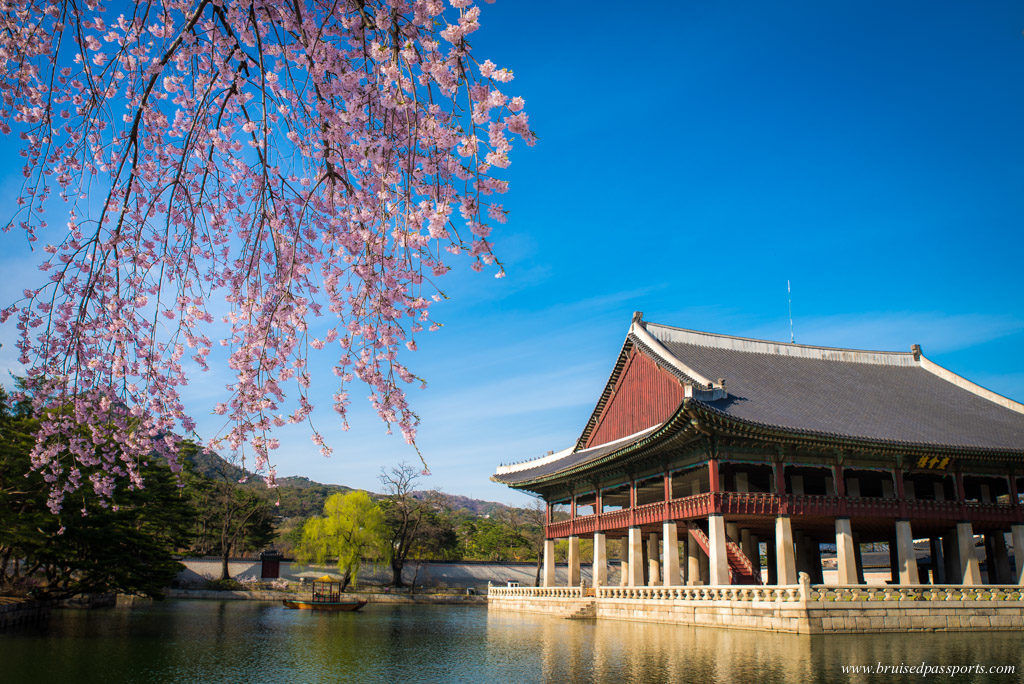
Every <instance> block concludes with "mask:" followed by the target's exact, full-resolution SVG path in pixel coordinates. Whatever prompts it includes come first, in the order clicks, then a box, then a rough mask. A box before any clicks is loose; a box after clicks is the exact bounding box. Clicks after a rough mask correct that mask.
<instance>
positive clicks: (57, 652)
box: [0, 601, 1024, 684]
mask: <svg viewBox="0 0 1024 684" xmlns="http://www.w3.org/2000/svg"><path fill="white" fill-rule="evenodd" d="M1022 646H1024V636H1022V635H1021V634H1019V633H988V634H941V633H940V634H916V635H869V636H853V635H843V636H831V637H813V638H811V637H801V636H797V635H788V634H771V633H765V632H743V631H735V630H721V629H714V628H697V627H685V626H675V625H658V624H646V623H633V622H613V621H575V620H562V619H559V618H553V617H547V616H534V615H523V614H519V613H508V612H499V611H492V612H490V613H488V612H487V610H486V609H485V608H483V607H471V606H373V605H371V606H367V607H366V608H365V609H363V611H362V612H361V613H358V614H353V613H339V614H335V615H324V614H312V613H309V612H307V611H289V610H284V609H283V608H281V607H280V606H279V605H276V604H270V603H265V604H261V603H251V602H230V601H225V602H205V601H170V602H166V603H162V604H154V605H151V606H145V607H141V608H138V607H137V608H135V609H112V610H100V611H91V612H90V611H81V612H78V611H68V612H62V613H58V614H55V616H54V618H53V620H51V624H50V626H49V628H48V629H47V630H46V631H37V632H23V633H8V634H4V635H0V681H3V682H4V683H5V684H6V683H7V682H48V681H60V682H100V683H102V684H116V683H117V682H150V681H161V682H164V681H172V682H197V681H202V682H240V681H245V682H281V681H289V682H332V681H359V682H363V681H371V682H374V681H380V682H399V681H401V682H405V681H429V682H447V681H458V682H492V681H514V682H532V681H614V682H658V681H672V682H700V683H701V684H714V683H717V682H723V683H724V682H741V681H742V682H750V681H753V682H758V684H768V683H771V682H787V683H788V682H878V681H920V680H921V678H920V676H918V675H905V676H904V677H902V678H900V677H895V678H891V677H885V678H879V677H873V676H868V675H855V676H850V675H846V674H843V673H842V671H841V669H840V666H841V665H843V664H847V665H851V664H852V665H862V664H875V663H878V662H881V663H884V664H893V665H898V664H900V663H907V664H918V663H920V662H921V661H927V662H929V663H932V664H974V663H981V664H1013V665H1016V666H1017V671H1018V672H1019V673H1024V655H1022V652H1024V648H1022ZM947 679H948V678H947ZM956 681H957V682H958V683H959V682H972V681H976V682H982V681H1014V682H1016V681H1021V677H1020V675H1016V676H1011V677H1002V678H992V677H988V676H985V675H973V676H962V677H957V678H956Z"/></svg>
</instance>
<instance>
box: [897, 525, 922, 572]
mask: <svg viewBox="0 0 1024 684" xmlns="http://www.w3.org/2000/svg"><path fill="white" fill-rule="evenodd" d="M896 555H897V562H898V563H899V568H900V584H920V583H921V578H920V577H919V576H918V573H917V554H916V553H914V533H913V531H912V530H911V529H910V521H909V520H897V521H896Z"/></svg>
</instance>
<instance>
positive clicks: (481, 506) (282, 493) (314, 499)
mask: <svg viewBox="0 0 1024 684" xmlns="http://www.w3.org/2000/svg"><path fill="white" fill-rule="evenodd" d="M188 460H189V461H190V462H191V463H192V466H193V468H194V469H195V471H196V473H198V474H200V475H203V476H205V477H209V478H214V479H220V478H227V479H230V480H234V481H235V482H241V481H243V480H244V481H245V484H246V486H248V487H259V488H263V487H265V485H264V483H263V480H262V478H259V477H256V476H254V475H253V474H252V473H251V472H250V471H248V470H246V469H244V468H242V467H240V466H238V465H235V464H233V463H231V462H229V461H227V460H226V459H224V458H222V457H221V456H218V455H217V454H207V453H203V452H197V453H195V454H190V455H189V456H188ZM277 485H278V486H277V488H276V489H275V490H274V493H275V494H276V495H277V497H278V498H279V500H280V504H279V515H281V517H283V518H292V517H301V518H308V517H310V516H313V515H318V514H320V513H321V511H323V507H324V501H326V500H327V497H329V496H330V495H331V494H337V493H339V492H341V493H344V492H350V491H352V487H346V486H344V485H336V484H324V483H322V482H317V481H316V480H311V479H309V478H308V477H302V476H291V477H280V478H278V479H277ZM369 494H370V496H372V497H374V498H378V497H382V496H383V494H380V493H378V492H369ZM413 496H414V497H415V498H417V499H421V500H422V499H426V498H433V499H435V500H440V501H442V502H443V503H444V504H445V506H446V507H447V508H449V509H450V510H452V511H463V512H467V513H470V514H472V515H476V516H481V517H484V516H492V515H495V514H497V513H499V512H502V511H508V510H511V509H512V507H510V506H506V505H505V504H502V503H498V502H496V501H482V500H480V499H473V498H471V497H468V496H461V495H458V494H446V493H444V492H439V491H436V490H423V491H417V492H413Z"/></svg>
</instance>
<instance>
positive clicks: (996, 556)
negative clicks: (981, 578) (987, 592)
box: [985, 530, 1011, 584]
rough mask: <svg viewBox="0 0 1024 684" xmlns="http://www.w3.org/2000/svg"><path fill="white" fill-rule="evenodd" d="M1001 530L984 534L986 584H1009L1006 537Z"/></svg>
mask: <svg viewBox="0 0 1024 684" xmlns="http://www.w3.org/2000/svg"><path fill="white" fill-rule="evenodd" d="M1005 534H1006V533H1005V532H1003V531H1002V530H996V531H995V532H986V533H985V553H986V554H987V555H988V563H986V565H987V566H988V583H989V584H1010V581H1011V580H1010V557H1009V556H1008V555H1007V553H1006V536H1005Z"/></svg>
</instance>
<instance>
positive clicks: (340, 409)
mask: <svg viewBox="0 0 1024 684" xmlns="http://www.w3.org/2000/svg"><path fill="white" fill-rule="evenodd" d="M479 27H480V9H479V7H477V6H475V5H474V4H473V2H472V0H450V1H449V3H448V4H447V5H446V4H445V3H443V2H442V1H441V0H330V1H327V0H287V1H285V2H281V1H278V0H275V1H274V2H263V1H243V0H240V1H238V2H235V1H232V2H224V1H223V0H164V1H152V2H137V3H130V4H126V5H122V4H120V3H118V4H117V5H111V6H110V7H109V8H108V7H107V6H105V5H104V4H102V3H101V2H100V0H81V1H72V0H5V1H4V2H3V3H0V67H2V68H0V92H2V93H3V98H2V102H0V131H2V132H3V133H12V132H13V133H16V134H17V135H18V136H20V138H21V139H22V140H23V141H24V151H23V154H24V168H23V173H24V185H23V186H22V188H21V191H20V194H19V196H18V197H17V207H18V209H17V212H16V215H15V216H14V217H13V218H12V220H11V222H10V223H9V224H8V226H7V227H8V228H12V227H13V228H14V229H16V230H20V231H22V232H23V233H24V235H25V236H27V240H28V242H29V244H30V245H33V246H35V245H37V242H38V241H40V240H41V241H42V244H43V245H44V246H43V248H42V252H43V255H44V256H43V263H42V264H41V266H40V267H41V268H42V270H43V271H44V272H45V274H46V275H45V276H43V277H41V279H40V280H41V281H42V282H41V283H40V284H38V285H30V286H28V287H26V289H25V290H24V297H23V298H22V299H20V300H19V301H18V302H15V303H14V304H12V305H11V306H9V307H7V308H4V309H3V310H2V314H0V320H3V321H6V320H8V319H12V320H14V321H16V325H17V328H18V335H19V341H18V348H19V350H20V354H21V362H22V363H23V364H24V366H25V368H26V376H27V377H26V382H27V385H28V388H29V396H31V398H32V400H33V401H34V402H35V404H36V406H37V408H41V407H45V406H48V405H55V404H57V405H61V406H66V405H69V404H70V405H73V406H74V411H72V412H70V413H66V414H62V415H60V416H58V415H49V416H46V417H44V421H43V426H42V429H41V430H40V432H39V437H38V440H37V442H36V445H35V449H34V451H33V467H34V468H36V469H37V470H41V471H44V473H45V476H46V478H47V480H48V481H49V482H50V483H51V485H52V495H51V497H50V507H51V509H52V510H54V511H56V510H59V509H60V507H61V505H62V501H63V498H64V496H65V495H66V494H67V493H68V492H71V491H74V490H75V489H77V488H78V487H79V486H81V485H82V484H83V481H82V473H83V472H84V471H85V470H88V469H91V468H92V467H93V466H97V465H98V466H100V467H102V469H103V474H102V476H100V477H95V478H92V480H91V481H90V482H87V483H86V484H88V485H91V486H92V488H93V489H94V490H95V491H96V493H97V494H99V495H101V496H109V495H110V494H111V493H112V492H113V490H114V489H115V487H117V486H118V484H119V483H120V482H123V481H124V480H125V479H127V480H128V482H129V485H128V486H129V487H137V486H140V485H141V475H140V470H139V465H138V464H139V463H140V462H141V461H142V460H143V459H144V458H145V457H147V456H148V455H150V454H151V453H152V452H154V451H156V452H158V453H161V454H163V455H165V456H166V457H167V458H168V459H169V460H170V462H171V463H172V464H174V463H176V450H177V447H178V439H177V438H176V437H174V436H172V435H173V434H174V433H175V432H176V431H181V430H183V431H184V432H186V433H191V432H192V431H193V430H194V427H195V424H194V422H193V420H192V419H191V418H190V417H189V415H188V412H187V411H186V408H185V406H184V403H183V400H182V394H181V392H182V387H183V386H185V385H186V384H187V383H188V382H189V380H190V379H191V378H190V377H189V376H190V374H191V373H192V369H206V367H207V365H208V362H211V350H212V349H213V348H214V347H215V346H216V345H217V344H220V345H223V346H225V347H227V348H228V349H227V355H228V360H227V364H228V365H229V367H230V369H231V373H232V375H233V377H232V380H231V382H230V383H229V384H228V385H227V388H226V393H225V397H224V399H225V400H224V401H221V402H218V403H216V404H215V405H214V406H211V407H210V408H211V409H212V410H213V411H215V412H216V413H218V414H221V415H224V416H225V420H226V422H225V428H224V430H223V431H222V433H221V434H220V438H221V439H222V442H218V443H215V444H213V446H217V447H219V448H221V449H222V450H224V449H225V447H227V448H229V449H230V450H236V451H240V450H248V451H249V452H250V453H252V454H253V456H254V461H255V466H256V468H257V469H259V470H261V471H264V472H266V473H267V475H268V478H269V479H270V481H271V482H272V481H273V477H274V469H273V467H271V466H270V464H269V461H268V458H269V456H270V453H271V452H272V450H273V449H274V448H275V447H276V446H277V441H276V439H275V438H274V436H273V434H274V433H273V431H274V428H276V427H280V426H283V425H285V424H286V423H300V422H308V421H309V419H310V414H311V412H312V410H313V404H312V402H311V400H310V393H309V386H310V383H311V382H312V378H311V374H310V372H309V370H308V364H307V357H308V354H309V353H310V350H311V349H312V350H324V353H325V354H330V355H331V359H332V360H333V362H334V373H335V375H336V376H337V378H338V380H337V388H336V391H335V392H334V396H333V398H334V402H333V407H334V410H335V411H336V412H337V413H338V414H339V416H340V419H341V421H342V422H343V423H344V422H345V420H346V415H347V410H348V405H349V391H350V389H349V388H350V386H351V384H352V383H353V381H355V380H359V381H362V382H363V383H366V384H367V385H368V386H369V388H370V401H371V403H372V405H373V407H374V408H375V409H376V411H377V413H378V414H379V416H380V417H381V418H382V419H383V420H384V421H385V422H386V423H387V425H388V429H389V430H390V428H391V426H392V425H395V424H396V425H397V426H398V427H399V429H400V430H401V432H402V434H403V435H404V436H405V439H406V440H408V441H409V442H410V443H412V442H413V441H414V439H415V434H416V427H417V423H418V419H417V417H416V414H415V413H414V412H413V410H412V409H411V407H410V406H409V404H408V403H407V400H406V395H405V391H404V388H405V386H406V385H407V383H411V382H414V381H417V380H418V378H417V377H416V376H415V375H414V373H413V372H412V371H411V370H410V369H409V368H408V367H407V366H406V365H405V363H404V362H402V361H401V360H400V355H401V354H404V352H401V350H402V349H403V348H408V349H409V350H414V349H415V348H416V339H417V336H418V334H419V333H421V331H423V330H424V329H435V328H436V327H437V325H438V323H437V322H436V321H435V320H434V319H433V318H432V317H431V304H432V303H433V302H435V301H438V300H439V299H440V298H441V296H442V294H441V293H440V291H439V290H438V289H437V286H436V284H435V278H437V277H439V276H442V275H443V274H445V273H446V272H447V271H449V269H450V268H451V267H452V266H453V265H454V262H455V261H456V260H458V259H464V260H465V261H466V263H468V264H469V265H470V266H471V267H472V268H474V269H478V270H479V269H483V268H484V267H485V266H489V267H490V268H493V269H494V272H495V275H496V276H497V277H500V276H502V275H503V270H502V267H501V264H500V262H498V261H497V260H496V258H495V255H494V253H493V251H492V246H491V242H490V241H489V236H490V233H491V230H492V227H493V224H494V223H501V222H504V221H505V218H506V212H505V209H504V208H503V206H502V204H501V203H500V201H499V199H500V197H499V195H501V194H502V193H504V192H505V191H506V189H507V182H506V181H505V180H503V179H502V178H501V177H500V174H499V173H498V172H500V171H501V170H502V169H504V168H506V167H507V166H508V165H509V155H510V152H511V149H512V144H513V140H514V139H516V138H518V139H520V140H521V141H524V142H525V143H526V144H528V145H532V144H533V142H534V135H533V133H532V132H531V131H530V128H529V123H528V120H527V115H526V113H525V112H524V111H523V104H524V103H523V100H522V99H521V98H519V97H510V96H509V95H507V94H506V93H505V92H503V90H502V88H504V87H505V86H504V84H506V83H507V82H509V81H510V80H511V79H512V72H511V71H509V70H508V69H506V68H499V67H497V66H496V65H495V64H493V63H492V62H490V61H486V60H485V61H480V60H478V59H477V58H476V57H475V55H474V54H473V52H472V51H471V48H470V44H469V42H468V40H467V36H469V35H470V34H471V33H473V32H474V31H476V30H477V29H478V28H479ZM54 212H65V213H66V219H67V220H66V227H62V229H61V230H53V229H50V228H48V227H47V220H46V219H47V216H49V215H52V214H53V213H54ZM457 255H462V256H461V257H460V256H457ZM222 308H226V309H227V311H226V313H223V314H222V315H221V314H219V318H220V321H216V320H215V317H214V311H218V312H219V311H220V310H221V309H222ZM320 316H325V317H326V320H325V321H323V322H319V323H316V324H314V319H316V318H317V317H320ZM400 352H401V354H400ZM78 424H86V425H92V426H94V427H95V428H96V429H94V430H93V431H92V434H93V435H94V437H93V438H88V439H82V438H80V437H79V436H77V435H79V434H80V431H79V430H78V429H77V426H78ZM345 425H346V426H347V423H346V424H345ZM310 434H311V436H312V439H313V441H314V442H315V443H316V444H317V445H319V447H320V449H321V450H322V451H323V452H324V453H325V454H326V453H329V451H330V448H329V447H328V445H327V444H326V443H325V440H324V438H323V437H322V436H321V434H320V433H319V432H318V431H317V430H316V428H315V426H314V425H313V424H312V423H311V424H310ZM111 442H112V443H115V444H116V445H117V448H116V449H111V450H108V451H105V452H104V453H103V454H102V455H101V456H100V457H99V460H97V456H96V455H95V454H96V452H97V448H96V447H97V445H98V444H107V443H111ZM65 447H69V448H65Z"/></svg>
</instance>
